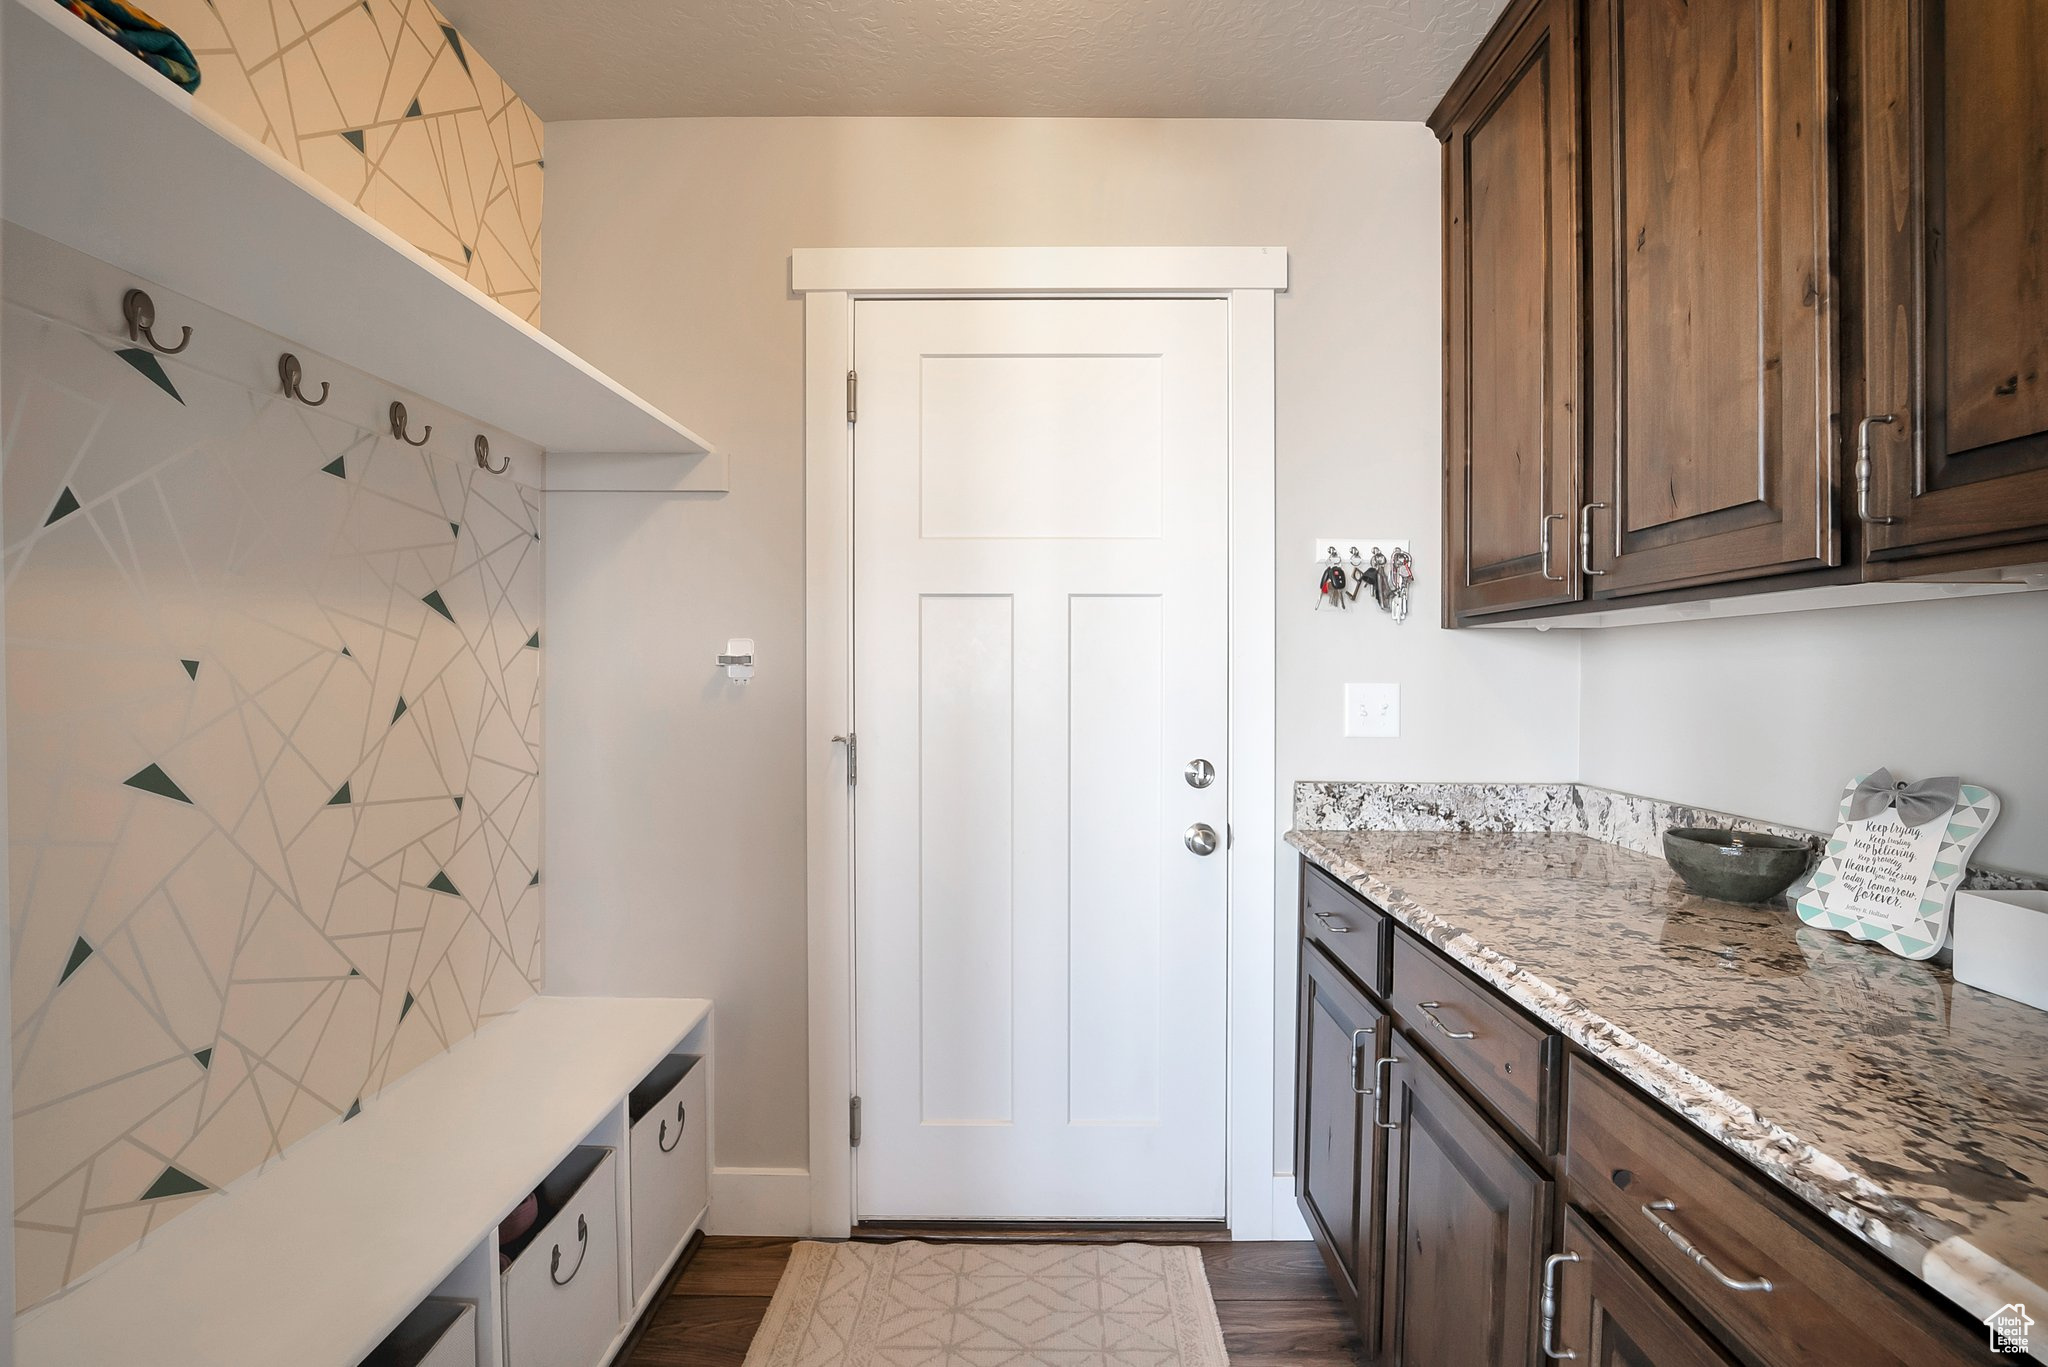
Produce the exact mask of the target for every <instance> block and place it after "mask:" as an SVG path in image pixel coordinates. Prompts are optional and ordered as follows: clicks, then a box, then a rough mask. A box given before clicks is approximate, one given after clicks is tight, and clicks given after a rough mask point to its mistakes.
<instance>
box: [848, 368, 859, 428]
mask: <svg viewBox="0 0 2048 1367" xmlns="http://www.w3.org/2000/svg"><path fill="white" fill-rule="evenodd" d="M846 420H847V421H848V422H859V421H860V372H859V371H857V370H849V371H847V372H846Z"/></svg>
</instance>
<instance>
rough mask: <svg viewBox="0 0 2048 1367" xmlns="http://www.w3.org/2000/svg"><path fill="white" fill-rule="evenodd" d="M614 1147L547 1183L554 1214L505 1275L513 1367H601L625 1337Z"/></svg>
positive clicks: (574, 1161) (582, 1157) (508, 1354)
mask: <svg viewBox="0 0 2048 1367" xmlns="http://www.w3.org/2000/svg"><path fill="white" fill-rule="evenodd" d="M616 1171H617V1168H616V1163H615V1158H614V1155H613V1153H612V1151H611V1150H610V1149H607V1148H597V1147H586V1148H579V1149H577V1150H576V1151H575V1152H574V1153H573V1154H571V1155H570V1157H569V1158H568V1159H567V1160H566V1161H564V1163H563V1164H562V1166H561V1167H559V1168H557V1169H556V1170H555V1175H554V1176H552V1177H550V1178H549V1179H548V1180H547V1181H546V1182H544V1183H542V1184H541V1207H542V1209H543V1210H550V1209H551V1210H553V1211H554V1214H553V1215H551V1216H550V1217H549V1218H548V1221H547V1223H546V1224H545V1225H543V1226H542V1227H541V1228H540V1229H539V1230H538V1231H536V1232H535V1233H534V1234H533V1236H532V1238H531V1240H530V1242H528V1243H527V1244H526V1245H525V1247H524V1248H523V1249H522V1250H521V1251H520V1252H519V1253H518V1255H517V1256H516V1257H515V1258H514V1259H513V1262H512V1266H510V1267H509V1268H507V1269H505V1272H504V1274H503V1277H502V1288H501V1289H502V1292H503V1296H504V1302H505V1362H506V1367H597V1363H598V1360H599V1359H600V1358H602V1357H603V1356H604V1352H605V1349H606V1348H608V1347H610V1346H611V1341H612V1339H613V1338H615V1337H617V1335H618V1332H619V1193H618V1184H617V1178H616V1176H615V1173H616Z"/></svg>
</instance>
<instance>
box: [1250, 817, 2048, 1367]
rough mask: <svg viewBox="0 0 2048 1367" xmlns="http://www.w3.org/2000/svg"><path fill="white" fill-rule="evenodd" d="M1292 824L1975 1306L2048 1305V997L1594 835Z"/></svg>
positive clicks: (1402, 912)
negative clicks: (1885, 943) (1997, 986)
mask: <svg viewBox="0 0 2048 1367" xmlns="http://www.w3.org/2000/svg"><path fill="white" fill-rule="evenodd" d="M1287 841H1288V843H1289V844H1291V845H1293V846H1294V847H1295V848H1297V849H1299V850H1301V851H1302V853H1303V854H1305V855H1306V856H1307V857H1308V858H1309V859H1311V860H1312V861H1314V862H1315V863H1316V864H1318V865H1320V866H1322V867H1323V868H1324V869H1326V870H1328V871H1329V872H1330V873H1332V874H1333V875H1335V876H1336V877H1338V878H1339V879H1341V880H1343V881H1344V882H1346V883H1348V884H1349V885H1350V886H1352V887H1354V888H1356V889H1357V890H1358V891H1359V892H1361V893H1363V894H1364V895H1365V896H1366V897H1368V898H1370V899H1371V900H1372V901H1373V902H1375V903H1377V904H1378V905H1380V906H1381V907H1384V908H1385V909H1386V910H1387V911H1388V912H1389V913H1391V914H1392V915H1393V917H1394V918H1395V919H1396V920H1397V921H1399V922H1400V923H1402V924H1403V925H1406V926H1407V927H1408V928H1409V929H1410V930H1412V931H1414V932H1416V933H1417V934H1419V935H1421V936H1422V937H1424V938H1425V939H1427V940H1429V941H1430V942H1431V943H1432V944H1434V945H1436V946H1437V948H1439V949H1441V950H1442V951H1443V952H1444V953H1445V954H1447V955H1449V956H1450V957H1451V958H1452V959H1454V960H1456V961H1457V962H1459V963H1460V964H1462V965H1464V966H1465V967H1466V968H1467V969H1469V970H1470V971H1471V972H1472V973H1474V974H1475V975H1476V976H1478V977H1480V978H1482V979H1484V980H1485V981H1486V982H1488V983H1490V984H1492V985H1493V986H1494V987H1496V988H1498V989H1499V990H1500V991H1501V992H1503V993H1505V994H1506V995H1507V996H1509V997H1511V998H1512V999H1514V1000H1515V1001H1516V1002H1518V1003H1519V1004H1520V1005H1522V1006H1523V1007H1525V1008H1526V1009H1528V1010H1529V1011H1530V1012H1532V1013H1533V1014H1535V1015H1536V1016H1538V1017H1539V1018H1541V1019H1542V1020H1544V1021H1546V1022H1548V1023H1549V1024H1550V1025H1551V1026H1553V1027H1554V1028H1556V1029H1557V1030H1558V1031H1559V1032H1560V1033H1562V1034H1563V1035H1565V1036H1566V1037H1567V1038H1569V1039H1570V1040H1572V1041H1573V1042H1574V1043H1576V1044H1578V1045H1580V1046H1581V1047H1583V1048H1584V1049H1586V1050H1587V1051H1588V1052H1589V1053H1591V1054H1593V1055H1594V1056H1596V1057H1598V1058H1599V1059H1600V1060H1601V1061H1602V1062H1604V1063H1606V1064H1607V1065H1608V1066H1610V1067H1612V1068H1613V1069H1615V1070H1616V1071H1617V1072H1619V1073H1621V1074H1623V1075H1624V1076H1626V1077H1627V1078H1629V1079H1630V1080H1631V1081H1633V1082H1634V1083H1636V1084H1637V1085H1638V1086H1640V1087H1642V1088H1643V1089H1645V1090H1646V1091H1648V1092H1649V1093H1650V1094H1651V1095H1652V1096H1653V1097H1655V1098H1656V1099H1657V1100H1658V1101H1660V1102H1662V1104H1663V1105H1664V1106H1666V1107H1667V1108H1669V1109H1670V1110H1671V1111H1673V1112H1674V1113H1676V1114H1677V1115H1679V1116H1680V1117H1682V1118H1683V1119H1685V1120H1686V1121H1687V1122H1689V1123H1690V1124H1691V1125H1692V1126H1693V1127H1694V1128H1695V1129H1697V1130H1700V1131H1702V1132H1704V1133H1705V1134H1706V1135H1708V1136H1709V1137H1710V1138H1711V1139H1713V1140H1714V1141H1715V1142H1716V1143H1718V1144H1721V1145H1722V1146H1724V1147H1726V1148H1728V1149H1731V1150H1733V1151H1734V1152H1735V1153H1737V1154H1738V1155H1740V1156H1741V1157H1743V1158H1745V1159H1747V1160H1748V1161H1749V1162H1750V1163H1751V1164H1753V1165H1754V1166H1755V1167H1757V1168H1759V1169H1761V1170H1762V1171H1763V1172H1764V1173H1766V1174H1767V1175H1768V1176H1770V1177H1771V1178H1773V1179H1774V1180H1776V1181H1777V1182H1778V1183H1779V1184H1780V1185H1782V1186H1784V1187H1786V1188H1787V1189H1789V1190H1790V1191H1792V1192H1793V1193H1795V1194H1796V1195H1797V1196H1799V1197H1800V1198H1801V1199H1803V1200H1804V1201H1806V1202H1807V1203H1808V1204H1809V1205H1811V1206H1813V1207H1814V1208H1815V1209H1817V1210H1819V1211H1821V1212H1822V1213H1824V1214H1825V1215H1827V1216H1828V1217H1829V1218H1831V1219H1833V1220H1834V1221H1836V1222H1837V1223H1838V1224H1840V1225H1842V1226H1843V1227H1845V1228H1847V1229H1849V1230H1851V1231H1852V1232H1854V1233H1855V1234H1856V1235H1857V1236H1858V1237H1860V1238H1861V1239H1863V1240H1864V1241H1865V1242H1866V1243H1868V1244H1869V1245H1871V1246H1872V1247H1873V1248H1875V1249H1877V1250H1878V1251H1879V1252H1881V1253H1882V1254H1884V1255H1885V1256H1886V1257H1888V1258H1890V1259H1892V1260H1893V1261H1894V1262H1896V1263H1898V1264H1899V1265H1900V1266H1901V1267H1903V1268H1905V1269H1906V1270H1907V1271H1908V1272H1910V1273H1911V1274H1912V1275H1914V1276H1916V1277H1918V1278H1920V1279H1921V1280H1922V1281H1924V1282H1926V1283H1927V1284H1928V1285H1929V1286H1931V1287H1933V1288H1934V1289H1935V1290H1937V1291H1939V1292H1940V1293H1942V1294H1944V1295H1946V1296H1948V1297H1949V1298H1950V1299H1952V1300H1954V1301H1955V1302H1956V1303H1957V1304H1958V1305H1960V1306H1961V1307H1962V1308H1963V1309H1965V1310H1967V1311H1968V1312H1969V1313H1970V1314H1972V1315H1973V1316H1983V1315H1986V1314H1989V1313H1991V1312H1992V1311H1994V1310H1996V1309H1997V1308H1998V1307H2000V1306H2001V1305H2004V1304H2005V1303H2007V1302H2009V1301H2022V1302H2025V1303H2026V1304H2027V1305H2028V1306H2029V1307H2034V1306H2048V1291H2043V1289H2042V1288H2043V1287H2044V1286H2048V1013H2043V1012H2039V1011H2035V1010H2033V1009H2032V1008H2030V1007H2026V1006H2022V1005H2020V1004H2019V1003H2017V1002H2013V1001H2009V1000H2007V999H2005V998H2003V997H1998V996H1994V995H1992V994H1991V993H1987V992H1981V991H1978V990H1977V989H1975V988H1972V987H1966V986H1962V985H1959V984H1957V983H1956V982H1955V981H1954V979H1952V978H1951V977H1950V976H1949V975H1948V974H1947V973H1946V972H1945V971H1943V970H1941V969H1939V968H1936V967H1933V966H1931V965H1929V964H1925V963H1913V962H1909V961H1907V960H1904V959H1900V958H1896V957H1894V956H1892V955H1890V954H1887V953H1885V952H1884V951H1882V950H1880V949H1877V948H1875V947H1874V946H1871V945H1868V944H1863V943H1859V942H1856V941H1853V940H1849V939H1847V938H1844V937H1842V936H1837V935H1832V934H1829V933H1827V932H1825V931H1819V930H1813V929H1809V928H1807V927H1805V926H1803V925H1801V924H1800V923H1799V921H1798V920H1797V918H1796V917H1794V916H1793V914H1792V913H1791V911H1790V910H1789V909H1787V908H1785V907H1782V906H1780V907H1744V906H1735V905H1732V904H1729V903H1725V902H1716V901H1710V900H1708V899H1706V898H1701V897H1696V896H1694V895H1692V894H1691V893H1689V892H1687V891H1686V890H1685V888H1684V887H1683V885H1681V884H1680V883H1679V881H1678V879H1677V876H1676V875H1675V874H1673V873H1672V872H1671V870H1670V869H1669V868H1668V867H1667V866H1666V865H1665V863H1664V861H1663V860H1662V859H1659V858H1656V857H1654V856H1651V855H1648V854H1644V853H1640V852H1638V851H1635V850H1630V849H1626V848H1623V847H1621V846H1619V845H1615V844H1608V843H1605V842H1602V841H1599V840H1595V839H1592V838H1589V837H1587V836H1585V835H1580V834H1564V833H1555V832H1540V833H1530V832H1522V833H1514V832H1500V833H1468V832H1424V831H1377V830H1344V831H1290V832H1289V833H1288V835H1287ZM2037 1356H2038V1355H2037Z"/></svg>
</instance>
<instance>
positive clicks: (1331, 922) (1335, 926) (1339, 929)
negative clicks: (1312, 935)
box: [1315, 911, 1351, 935]
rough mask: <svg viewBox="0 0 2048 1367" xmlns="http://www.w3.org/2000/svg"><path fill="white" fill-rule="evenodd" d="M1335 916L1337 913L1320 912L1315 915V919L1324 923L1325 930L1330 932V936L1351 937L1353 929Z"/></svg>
mask: <svg viewBox="0 0 2048 1367" xmlns="http://www.w3.org/2000/svg"><path fill="white" fill-rule="evenodd" d="M1335 916H1336V913H1335V912H1329V911H1319V912H1316V913H1315V918H1316V919H1317V920H1318V921H1321V922H1322V923H1323V929H1324V930H1327V931H1328V932H1330V934H1332V935H1349V934H1350V933H1351V927H1350V926H1347V925H1345V924H1344V923H1343V922H1342V921H1339V920H1336V919H1335Z"/></svg>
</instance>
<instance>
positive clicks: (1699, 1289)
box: [1565, 1057, 1993, 1367]
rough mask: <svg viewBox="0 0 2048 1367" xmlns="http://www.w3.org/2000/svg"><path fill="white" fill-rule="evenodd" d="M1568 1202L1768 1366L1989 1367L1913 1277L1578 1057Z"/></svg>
mask: <svg viewBox="0 0 2048 1367" xmlns="http://www.w3.org/2000/svg"><path fill="white" fill-rule="evenodd" d="M1568 1083H1569V1085H1568V1090H1569V1097H1568V1101H1567V1118H1566V1131H1565V1132H1566V1140H1565V1175H1566V1179H1567V1181H1568V1182H1569V1184H1570V1189H1571V1197H1572V1199H1573V1201H1575V1202H1576V1203H1577V1204H1579V1205H1581V1206H1584V1207H1586V1208H1587V1209H1589V1210H1592V1211H1595V1212H1596V1213H1598V1214H1599V1216H1600V1217H1601V1220H1602V1222H1603V1223H1604V1224H1605V1225H1606V1227H1607V1228H1608V1229H1609V1230H1610V1231H1611V1232H1612V1233H1613V1234H1614V1236H1615V1237H1616V1238H1617V1239H1618V1240H1620V1242H1621V1243H1622V1244H1623V1245H1624V1246H1625V1247H1626V1248H1627V1249H1628V1250H1629V1251H1630V1252H1631V1253H1633V1254H1635V1255H1636V1257H1637V1258H1639V1259H1640V1260H1641V1261H1642V1262H1643V1264H1644V1265H1645V1266H1646V1267H1648V1268H1649V1269H1650V1270H1651V1271H1652V1272H1653V1273H1654V1274H1655V1275H1656V1276H1657V1277H1658V1278H1659V1279H1661V1280H1662V1281H1663V1282H1664V1283H1665V1285H1667V1286H1668V1287H1670V1288H1671V1289H1672V1291H1673V1292H1675V1293H1676V1294H1677V1295H1678V1297H1679V1298H1680V1299H1681V1300H1684V1301H1685V1302H1686V1303H1687V1304H1688V1305H1690V1306H1692V1307H1693V1308H1694V1309H1695V1311H1697V1312H1698V1313H1699V1314H1700V1316H1701V1317H1702V1318H1704V1319H1706V1320H1708V1321H1709V1322H1710V1323H1713V1324H1715V1325H1717V1326H1719V1327H1720V1328H1721V1330H1722V1331H1723V1332H1724V1333H1725V1334H1726V1335H1727V1337H1728V1338H1729V1339H1730V1340H1731V1341H1732V1342H1734V1343H1737V1344H1739V1345H1741V1346H1743V1347H1744V1348H1746V1349H1748V1351H1749V1353H1750V1354H1752V1355H1754V1357H1755V1358H1756V1359H1757V1360H1758V1361H1760V1362H1762V1363H1765V1364H1768V1365H1769V1367H1945V1365H1946V1364H1951V1363H1964V1362H1986V1361H1991V1360H1993V1359H1991V1358H1989V1357H1988V1356H1987V1355H1986V1349H1985V1348H1984V1346H1983V1344H1982V1342H1981V1341H1980V1340H1979V1338H1978V1337H1977V1335H1976V1334H1974V1333H1970V1334H1966V1333H1965V1332H1964V1330H1963V1329H1962V1327H1961V1326H1960V1325H1958V1324H1957V1323H1955V1321H1954V1320H1952V1319H1951V1318H1950V1317H1949V1316H1948V1315H1947V1314H1946V1313H1944V1312H1943V1311H1941V1310H1940V1309H1939V1308H1938V1307H1936V1306H1934V1305H1933V1304H1931V1303H1929V1302H1928V1301H1927V1300H1926V1299H1925V1298H1924V1293H1922V1292H1920V1291H1919V1290H1917V1289H1916V1288H1915V1287H1913V1286H1912V1285H1911V1284H1910V1283H1908V1282H1907V1280H1906V1279H1905V1277H1904V1276H1903V1275H1899V1274H1894V1273H1892V1272H1890V1271H1889V1270H1887V1269H1885V1268H1883V1267H1881V1266H1879V1265H1878V1264H1877V1263H1876V1262H1875V1261H1874V1259H1873V1258H1871V1257H1866V1256H1864V1255H1862V1254H1860V1253H1858V1252H1857V1251H1855V1250H1854V1249H1849V1248H1844V1247H1842V1246H1841V1244H1840V1240H1839V1236H1837V1235H1835V1234H1834V1233H1833V1232H1832V1231H1829V1230H1827V1229H1826V1228H1824V1227H1823V1226H1822V1225H1821V1224H1820V1223H1819V1220H1818V1218H1817V1217H1815V1216H1813V1215H1810V1214H1808V1213H1807V1212H1806V1211H1805V1210H1804V1209H1802V1208H1801V1207H1799V1206H1798V1205H1796V1204H1795V1203H1794V1202H1793V1201H1791V1200H1790V1199H1789V1198H1787V1197H1784V1196H1781V1195H1779V1194H1777V1193H1776V1192H1775V1191H1773V1190H1771V1189H1770V1188H1768V1187H1767V1186H1765V1185H1763V1182H1762V1179H1760V1178H1757V1177H1752V1176H1750V1175H1749V1174H1748V1173H1745V1172H1743V1171H1741V1170H1740V1169H1739V1168H1738V1167H1736V1166H1735V1165H1734V1163H1732V1162H1731V1161H1730V1160H1728V1159H1725V1158H1723V1157H1721V1156H1720V1155H1718V1154H1715V1153H1713V1152H1711V1151H1710V1150H1709V1148H1708V1147H1707V1145H1706V1144H1704V1143H1703V1142H1701V1141H1699V1140H1696V1139H1694V1138H1693V1137H1692V1136H1690V1135H1688V1134H1685V1133H1683V1132H1682V1131H1681V1130H1679V1129H1678V1128H1677V1126H1678V1125H1679V1124H1680V1122H1679V1121H1678V1120H1676V1119H1675V1118H1674V1117H1671V1116H1669V1115H1667V1114H1666V1113H1665V1112H1662V1111H1660V1110H1658V1109H1657V1108H1655V1107H1654V1106H1653V1105H1652V1104H1651V1103H1650V1102H1648V1101H1647V1100H1645V1099H1643V1098H1641V1097H1638V1096H1636V1095H1635V1094H1634V1093H1632V1092H1630V1091H1628V1090H1627V1089H1626V1088H1624V1087H1623V1086H1622V1084H1621V1083H1619V1082H1617V1081H1615V1080H1614V1079H1612V1078H1610V1077H1608V1076H1607V1075H1606V1074H1605V1073H1603V1072H1602V1071H1601V1070H1600V1068H1599V1067H1598V1065H1596V1064H1593V1063H1590V1062H1588V1061H1587V1060H1585V1059H1582V1058H1577V1057H1575V1058H1573V1059H1572V1061H1571V1065H1570V1077H1569V1080H1568Z"/></svg>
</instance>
